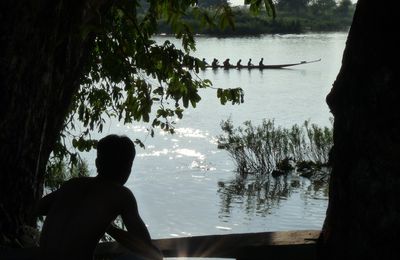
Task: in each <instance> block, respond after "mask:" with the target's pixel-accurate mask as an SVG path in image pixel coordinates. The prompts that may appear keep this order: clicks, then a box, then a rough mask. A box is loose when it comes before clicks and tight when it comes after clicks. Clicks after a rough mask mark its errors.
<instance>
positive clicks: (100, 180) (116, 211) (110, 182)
mask: <svg viewBox="0 0 400 260" xmlns="http://www.w3.org/2000/svg"><path fill="white" fill-rule="evenodd" d="M106 138H107V137H106ZM100 142H101V141H100ZM99 144H100V143H99ZM132 145H133V143H132ZM106 148H107V149H111V150H113V148H112V147H111V148H110V147H106ZM117 150H118V149H117ZM108 152H110V153H109V154H112V152H113V151H108ZM115 152H118V151H114V153H115ZM120 152H121V151H120ZM122 152H123V151H122ZM109 154H106V156H110V155H109ZM114 156H118V155H114ZM123 156H124V155H121V156H120V157H123ZM133 157H134V155H133ZM99 159H100V160H101V161H99ZM114 159H115V158H114ZM116 160H117V161H118V160H119V159H116ZM117 161H116V163H121V162H117ZM131 161H133V158H132V160H131ZM104 162H105V161H104V159H103V157H102V156H99V155H98V158H97V160H96V166H97V168H98V171H99V175H98V176H97V177H87V178H77V179H72V180H69V181H68V182H66V183H65V184H63V185H62V187H61V188H60V189H59V190H57V191H56V192H53V193H51V194H49V195H47V196H45V197H44V198H43V199H42V200H41V201H40V204H39V208H38V211H39V212H38V213H39V214H42V215H47V217H46V220H45V222H44V225H43V228H42V234H41V238H40V249H41V254H42V256H43V258H44V259H92V258H93V252H94V250H95V247H96V245H97V243H98V241H99V240H100V238H101V237H102V236H103V235H104V233H105V232H106V231H107V229H109V228H110V223H112V222H113V221H114V219H115V218H116V217H117V216H118V215H121V217H122V220H123V221H124V224H125V226H126V227H127V229H128V233H129V235H130V236H131V237H132V239H133V240H135V241H140V245H138V249H139V251H141V252H139V253H141V254H143V253H144V254H146V253H149V255H150V257H149V258H150V259H159V258H162V256H161V254H160V252H159V251H158V249H157V248H155V247H154V246H153V245H152V243H151V238H150V234H149V232H148V230H147V228H146V226H145V224H144V223H143V221H142V219H141V218H140V216H139V213H138V209H137V204H136V200H135V197H134V196H133V194H132V192H131V191H130V190H129V189H128V188H126V187H124V186H123V183H125V182H126V180H127V177H128V176H129V173H130V168H131V165H132V163H130V165H128V166H129V167H125V168H126V169H125V170H124V167H121V166H116V167H115V171H116V173H115V175H117V176H118V175H119V176H120V177H121V176H122V177H121V178H120V179H118V178H115V179H112V178H114V177H110V176H111V175H110V176H108V174H110V173H109V172H102V170H103V169H106V170H107V171H109V170H110V169H112V167H109V168H108V169H107V167H108V166H104V165H102V164H104ZM106 164H107V165H109V164H110V162H107V161H106ZM127 168H129V172H128V174H126V171H127ZM99 169H101V170H99ZM112 176H114V175H112Z"/></svg>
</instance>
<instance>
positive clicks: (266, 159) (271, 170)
mask: <svg viewBox="0 0 400 260" xmlns="http://www.w3.org/2000/svg"><path fill="white" fill-rule="evenodd" d="M221 128H222V130H223V134H222V135H220V136H218V147H219V148H220V149H224V150H226V151H228V153H229V155H230V156H231V157H232V159H233V161H234V162H235V164H236V170H237V172H239V173H240V174H241V175H247V174H260V175H272V176H279V175H284V174H287V173H288V172H290V171H292V170H296V171H298V172H300V173H301V174H302V175H304V176H305V177H311V175H313V173H316V172H320V171H321V170H323V169H325V168H326V167H328V163H329V152H330V150H331V148H332V144H333V131H332V128H329V127H319V126H318V125H316V124H311V123H310V122H309V121H305V122H304V123H303V124H302V125H297V124H295V125H293V126H292V127H291V128H283V127H280V126H276V125H275V122H274V120H263V122H262V123H261V125H259V126H254V125H253V124H252V123H251V122H250V121H246V122H244V123H243V126H239V127H234V126H233V124H232V121H231V120H230V119H228V120H226V121H223V122H222V123H221Z"/></svg>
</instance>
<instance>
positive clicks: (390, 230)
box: [320, 0, 400, 259]
mask: <svg viewBox="0 0 400 260" xmlns="http://www.w3.org/2000/svg"><path fill="white" fill-rule="evenodd" d="M395 2H396V1H381V2H378V1H372V0H359V1H358V4H357V8H356V11H355V15H354V19H353V24H352V26H351V29H350V32H349V36H348V39H347V43H346V48H345V51H344V55H343V60H342V67H341V70H340V72H339V74H338V76H337V79H336V81H335V82H334V85H333V88H332V90H331V92H330V93H329V95H328V97H327V103H328V105H329V107H330V109H331V111H332V113H333V115H334V148H333V151H332V162H333V169H332V175H331V182H330V192H329V206H328V210H327V218H326V220H325V223H324V228H323V233H322V236H321V241H322V242H321V245H322V247H321V249H322V250H321V252H322V254H321V255H320V258H321V259H394V258H396V259H398V257H399V256H398V254H399V252H398V248H399V244H398V241H400V127H399V125H400V109H399V106H400V86H399V83H400V81H399V75H400V71H399V69H400V66H399V65H398V62H399V48H400V44H399V38H398V36H397V33H398V26H397V25H398V15H397V13H398V12H397V9H396V7H395Z"/></svg>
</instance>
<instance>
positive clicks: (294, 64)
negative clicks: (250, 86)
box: [206, 59, 321, 70]
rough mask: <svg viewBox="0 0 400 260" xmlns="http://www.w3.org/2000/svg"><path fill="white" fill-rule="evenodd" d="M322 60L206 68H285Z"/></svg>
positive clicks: (208, 66) (209, 66)
mask: <svg viewBox="0 0 400 260" xmlns="http://www.w3.org/2000/svg"><path fill="white" fill-rule="evenodd" d="M319 61H321V59H317V60H311V61H300V62H297V63H287V64H272V65H263V66H259V65H253V66H247V65H242V66H240V67H238V66H236V65H230V66H229V67H225V66H223V65H218V66H216V67H215V66H214V67H213V66H211V65H207V66H206V68H211V69H225V70H228V69H259V70H263V69H284V68H287V67H292V66H298V65H303V64H309V63H314V62H319Z"/></svg>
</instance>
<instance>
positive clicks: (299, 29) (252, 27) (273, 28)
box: [159, 0, 355, 36]
mask: <svg viewBox="0 0 400 260" xmlns="http://www.w3.org/2000/svg"><path fill="white" fill-rule="evenodd" d="M354 9H355V6H354V5H353V4H352V3H351V2H350V1H349V0H342V1H340V2H338V3H336V2H335V1H334V0H318V1H317V0H316V1H310V0H280V1H278V2H277V5H276V19H273V18H271V16H272V17H273V16H274V13H273V12H272V11H270V14H271V16H267V15H253V12H251V10H250V9H249V8H247V7H246V6H238V7H234V8H232V17H233V22H234V25H235V26H234V27H226V28H223V29H222V30H221V29H220V28H216V27H211V28H210V27H208V28H205V27H203V26H201V24H200V22H199V21H197V20H196V19H194V15H193V14H191V13H189V14H188V15H186V16H185V17H184V19H185V20H186V21H187V22H188V24H190V25H191V26H192V28H193V30H194V32H196V33H199V34H206V35H215V36H243V35H249V36H250V35H251V36H254V35H260V34H274V33H303V32H308V31H318V32H319V31H338V30H347V29H348V28H349V27H350V24H351V21H352V17H353V13H354ZM206 11H207V12H208V13H209V15H210V16H217V15H218V9H217V8H208V9H207V10H206ZM267 11H268V10H267ZM267 11H262V12H261V13H265V12H267ZM159 33H166V34H170V33H171V30H170V28H169V27H168V25H167V24H166V23H163V22H161V24H160V26H159Z"/></svg>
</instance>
